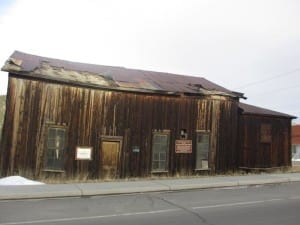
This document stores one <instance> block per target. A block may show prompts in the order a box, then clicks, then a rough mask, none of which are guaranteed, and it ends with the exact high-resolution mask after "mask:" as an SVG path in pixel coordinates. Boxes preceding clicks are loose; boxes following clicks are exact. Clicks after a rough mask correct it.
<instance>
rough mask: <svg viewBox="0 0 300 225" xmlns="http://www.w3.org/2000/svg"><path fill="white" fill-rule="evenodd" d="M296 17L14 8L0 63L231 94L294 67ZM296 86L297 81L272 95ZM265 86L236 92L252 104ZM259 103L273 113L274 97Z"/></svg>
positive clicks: (130, 5)
mask: <svg viewBox="0 0 300 225" xmlns="http://www.w3.org/2000/svg"><path fill="white" fill-rule="evenodd" d="M299 11H300V2H299V1H297V0H264V1H261V0H227V1H223V0H188V1H187V0H164V1H159V0H151V1H150V0H127V1H124V0H98V1H97V0H88V1H87V0H77V1H76V0H43V1H40V0H16V1H15V3H14V4H12V5H11V6H10V7H9V9H7V10H5V14H3V15H0V29H1V34H2V35H1V42H0V62H1V63H4V61H5V60H6V59H7V58H8V56H9V55H10V54H11V53H12V52H13V50H15V49H16V50H21V51H25V52H28V53H32V54H38V55H43V56H48V57H55V58H62V59H68V60H74V61H81V62H89V63H96V64H104V65H117V66H126V67H133V68H140V69H151V70H156V71H167V72H174V73H181V74H191V75H201V76H205V77H206V78H207V79H210V80H212V81H214V82H216V83H218V84H220V85H223V86H225V87H227V88H236V87H239V86H242V85H243V84H246V83H249V82H253V81H255V80H260V79H261V78H263V77H269V76H271V75H274V74H275V75H276V74H278V73H282V72H286V71H290V70H293V69H295V68H297V67H299V66H300V63H299V62H298V61H299V56H300V41H299V40H300V29H299V23H300V22H299V21H300V14H299ZM0 75H1V76H0V82H1V85H0V93H5V91H6V85H5V84H6V82H7V81H6V79H5V77H6V74H5V73H1V74H0ZM297 82H298V83H300V78H299V73H298V76H294V77H293V79H289V77H287V79H282V80H278V82H277V83H276V81H275V84H272V87H276V88H280V87H288V86H290V85H293V84H295V83H297ZM269 86H270V84H268V83H266V84H265V85H264V86H263V87H259V86H256V87H253V88H245V89H242V90H237V91H244V92H246V95H247V96H249V97H250V99H249V101H252V100H251V96H252V95H253V94H252V93H260V91H261V89H263V90H264V89H266V90H268V89H269ZM269 90H271V89H269ZM288 93H289V91H285V92H282V94H281V95H280V96H279V97H278V98H277V100H278V101H280V102H282V104H279V103H278V105H281V106H279V110H281V111H285V110H286V109H287V110H289V107H287V106H285V105H291V104H293V103H288V104H286V103H284V102H287V101H290V100H289V99H291V97H289V94H288ZM291 93H293V95H298V96H299V94H300V93H299V91H297V90H294V91H293V92H291ZM283 95H285V99H283V98H281V96H283ZM262 99H263V98H262V97H261V98H256V97H253V100H255V102H252V103H254V104H255V103H256V104H258V105H262V104H263V105H265V106H272V105H269V104H268V101H270V99H272V95H265V96H264V99H266V100H265V101H263V100H262ZM297 101H298V102H297ZM260 103H261V104H260ZM296 103H298V105H300V102H299V100H296V102H295V103H294V104H296ZM280 107H281V108H280Z"/></svg>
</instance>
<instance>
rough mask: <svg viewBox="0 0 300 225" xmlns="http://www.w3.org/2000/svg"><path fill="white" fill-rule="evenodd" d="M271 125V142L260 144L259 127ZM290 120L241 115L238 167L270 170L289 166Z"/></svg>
mask: <svg viewBox="0 0 300 225" xmlns="http://www.w3.org/2000/svg"><path fill="white" fill-rule="evenodd" d="M262 124H270V125H271V141H270V142H268V143H265V142H262V141H261V137H260V132H261V130H260V129H261V125H262ZM290 139H291V119H290V118H279V117H267V116H257V115H241V116H240V123H239V150H240V157H239V166H240V167H247V168H272V167H286V166H290V165H291V151H290V149H291V140H290Z"/></svg>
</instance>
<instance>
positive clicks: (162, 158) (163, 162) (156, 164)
mask: <svg viewBox="0 0 300 225" xmlns="http://www.w3.org/2000/svg"><path fill="white" fill-rule="evenodd" d="M169 139H170V132H166V131H164V132H154V133H153V140H152V172H165V171H168V152H169Z"/></svg>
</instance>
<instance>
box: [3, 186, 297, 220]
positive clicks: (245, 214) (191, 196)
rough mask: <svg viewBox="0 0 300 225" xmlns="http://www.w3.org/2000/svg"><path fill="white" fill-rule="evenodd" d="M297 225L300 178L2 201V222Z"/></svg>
mask: <svg viewBox="0 0 300 225" xmlns="http://www.w3.org/2000/svg"><path fill="white" fill-rule="evenodd" d="M21 224H42V225H50V224H58V225H67V224H70V225H71V224H72V225H77V224H78V225H83V224H89V225H92V224H95V225H96V224H97V225H99V224H107V225H112V224H122V225H135V224H136V225H141V224H147V225H148V224H150V225H151V224H153V225H162V224H166V225H168V224H170V225H193V224H197V225H235V224H236V225H255V224H257V225H287V224H288V225H299V224H300V183H296V182H295V183H290V184H277V185H267V186H257V187H240V188H235V189H230V188H228V189H209V190H193V191H181V192H165V193H145V194H142V193H141V194H133V195H115V196H101V197H90V198H63V199H40V200H19V201H0V225H21Z"/></svg>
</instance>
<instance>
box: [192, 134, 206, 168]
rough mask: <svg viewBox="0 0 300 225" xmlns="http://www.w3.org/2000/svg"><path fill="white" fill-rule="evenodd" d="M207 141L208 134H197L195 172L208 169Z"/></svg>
mask: <svg viewBox="0 0 300 225" xmlns="http://www.w3.org/2000/svg"><path fill="white" fill-rule="evenodd" d="M209 140H210V134H209V132H205V131H203V132H197V141H196V148H197V149H196V168H195V169H196V170H201V169H209V151H210V145H209Z"/></svg>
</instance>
